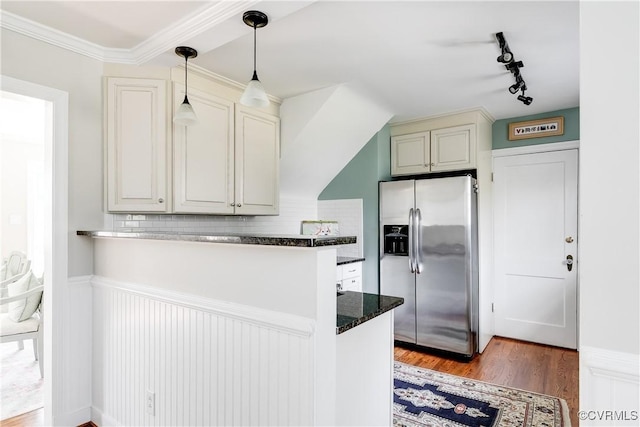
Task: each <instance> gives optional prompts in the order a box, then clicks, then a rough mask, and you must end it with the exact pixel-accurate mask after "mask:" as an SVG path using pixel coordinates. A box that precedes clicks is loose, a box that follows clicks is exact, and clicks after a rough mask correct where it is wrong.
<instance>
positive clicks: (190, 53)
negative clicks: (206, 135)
mask: <svg viewBox="0 0 640 427" xmlns="http://www.w3.org/2000/svg"><path fill="white" fill-rule="evenodd" d="M176 54H177V55H179V56H182V57H183V58H184V101H182V104H180V107H178V110H177V111H176V113H175V115H174V116H173V122H174V123H177V124H180V125H184V126H190V125H195V124H196V123H198V117H197V116H196V113H195V111H193V107H192V106H191V104H190V103H189V97H188V96H187V61H188V60H189V58H195V57H196V56H198V51H196V50H195V49H193V48H190V47H187V46H178V47H177V48H176Z"/></svg>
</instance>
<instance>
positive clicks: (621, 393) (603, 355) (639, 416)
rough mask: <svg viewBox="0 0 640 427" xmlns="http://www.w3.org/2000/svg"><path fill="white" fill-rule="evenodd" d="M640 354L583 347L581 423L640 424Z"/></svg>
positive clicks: (581, 349)
mask: <svg viewBox="0 0 640 427" xmlns="http://www.w3.org/2000/svg"><path fill="white" fill-rule="evenodd" d="M639 370H640V358H639V356H638V355H637V354H630V353H622V352H617V351H611V350H605V349H600V348H595V347H588V346H581V347H580V411H583V412H582V416H581V417H580V425H586V426H590V425H593V426H601V425H615V426H637V425H638V422H639V420H640V403H639V402H640V394H639V390H640V375H639V374H640V372H639Z"/></svg>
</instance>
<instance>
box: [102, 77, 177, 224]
mask: <svg viewBox="0 0 640 427" xmlns="http://www.w3.org/2000/svg"><path fill="white" fill-rule="evenodd" d="M105 109H106V124H105V130H106V151H107V155H106V167H105V170H106V187H107V191H106V192H107V209H108V210H109V211H113V212H167V211H169V209H170V206H169V200H170V197H169V196H170V195H169V194H168V192H167V170H168V169H167V166H168V165H167V152H168V150H167V148H168V145H167V142H168V141H167V121H166V119H167V82H166V81H165V80H156V79H133V78H107V80H106V107H105Z"/></svg>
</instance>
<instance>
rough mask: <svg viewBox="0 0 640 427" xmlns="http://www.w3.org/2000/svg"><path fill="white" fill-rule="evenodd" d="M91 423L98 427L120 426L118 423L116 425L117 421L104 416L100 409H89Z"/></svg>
mask: <svg viewBox="0 0 640 427" xmlns="http://www.w3.org/2000/svg"><path fill="white" fill-rule="evenodd" d="M91 421H92V422H93V423H94V424H96V425H98V426H100V427H110V426H116V427H119V426H120V423H118V421H116V420H115V419H113V418H111V417H110V416H108V415H106V414H104V413H103V412H102V411H101V410H100V409H98V408H96V407H92V408H91Z"/></svg>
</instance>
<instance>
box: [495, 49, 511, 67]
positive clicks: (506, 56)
mask: <svg viewBox="0 0 640 427" xmlns="http://www.w3.org/2000/svg"><path fill="white" fill-rule="evenodd" d="M497 60H498V62H502V63H503V64H508V63H509V62H511V61H513V54H512V53H511V52H509V51H507V50H503V51H502V55H500V56H498V58H497Z"/></svg>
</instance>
